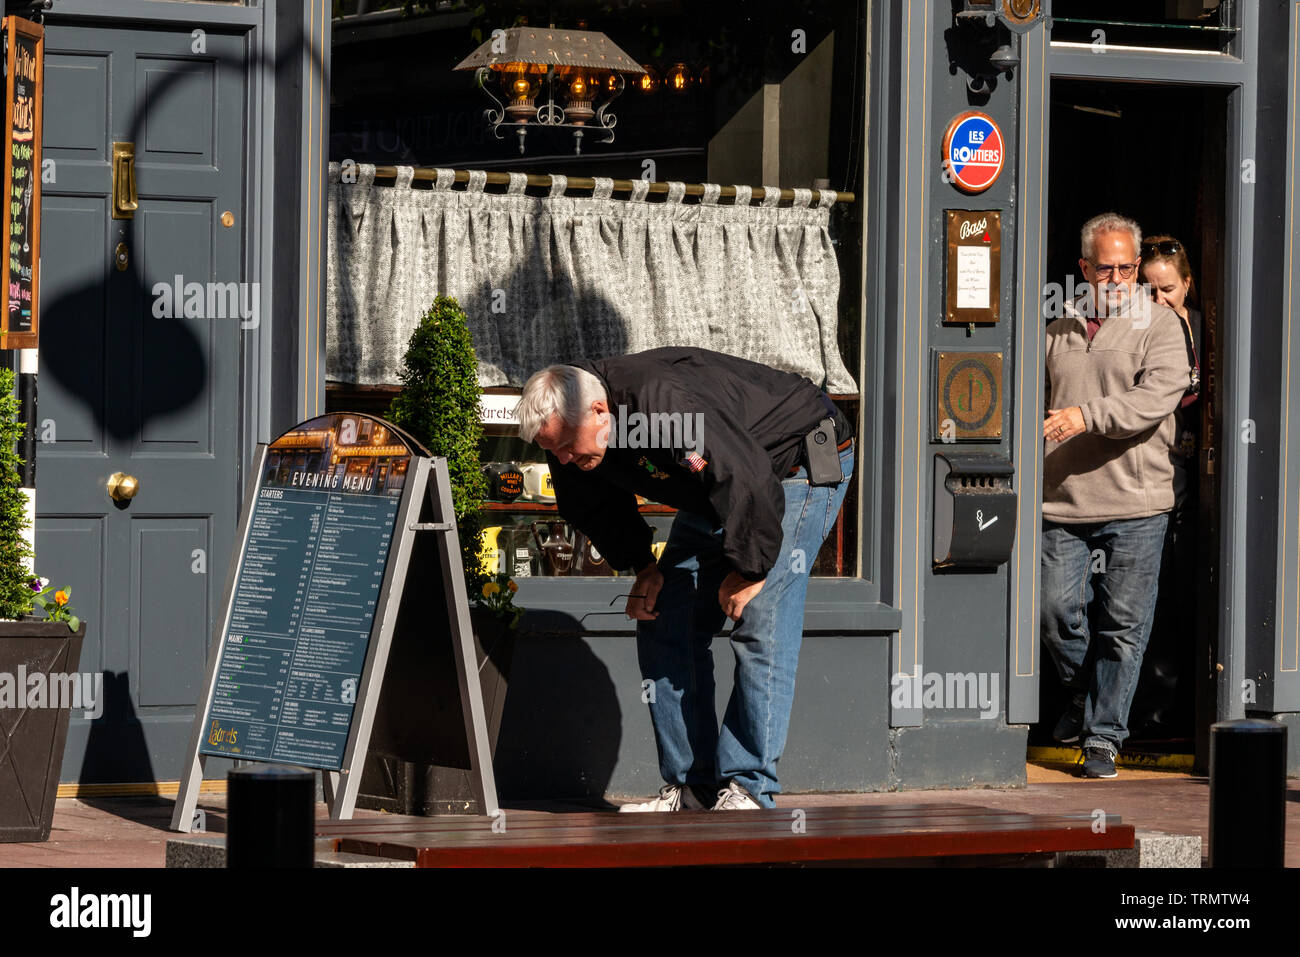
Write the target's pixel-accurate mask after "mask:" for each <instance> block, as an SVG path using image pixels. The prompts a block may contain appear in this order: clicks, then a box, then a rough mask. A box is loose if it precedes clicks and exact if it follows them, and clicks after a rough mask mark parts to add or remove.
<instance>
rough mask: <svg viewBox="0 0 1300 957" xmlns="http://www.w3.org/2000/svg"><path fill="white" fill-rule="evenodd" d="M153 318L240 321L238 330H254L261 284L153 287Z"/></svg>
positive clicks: (178, 281)
mask: <svg viewBox="0 0 1300 957" xmlns="http://www.w3.org/2000/svg"><path fill="white" fill-rule="evenodd" d="M152 292H153V315H154V318H155V319H239V320H240V323H239V328H241V329H256V328H257V326H258V323H260V322H261V319H260V318H259V317H258V304H259V302H260V301H261V284H260V283H256V282H186V281H185V277H184V276H181V275H179V274H178V275H176V276H175V277H173V279H172V281H171V282H156V283H154V284H153V289H152Z"/></svg>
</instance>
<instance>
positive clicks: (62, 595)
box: [54, 589, 68, 605]
mask: <svg viewBox="0 0 1300 957" xmlns="http://www.w3.org/2000/svg"><path fill="white" fill-rule="evenodd" d="M54 601H55V603H56V604H59V605H66V604H67V603H68V593H67V592H66V591H63V590H62V589H60V590H59V591H56V592H55V593H54Z"/></svg>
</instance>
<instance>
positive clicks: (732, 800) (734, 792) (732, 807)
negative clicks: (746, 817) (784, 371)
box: [713, 781, 763, 811]
mask: <svg viewBox="0 0 1300 957" xmlns="http://www.w3.org/2000/svg"><path fill="white" fill-rule="evenodd" d="M762 806H763V805H761V804H759V803H758V802H757V801H755V800H754V799H753V798H752V797H751V796H750V794H749V792H748V791H746V790H745V789H744V788H742V787H741V786H740V785H739V784H737V783H736V782H735V781H731V782H728V784H727V786H726V787H725V788H723V789H722V790H721V791H719V792H718V803H717V804H715V805H713V810H715V811H749V810H754V809H756V808H762Z"/></svg>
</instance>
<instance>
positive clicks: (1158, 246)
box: [1142, 239, 1183, 256]
mask: <svg viewBox="0 0 1300 957" xmlns="http://www.w3.org/2000/svg"><path fill="white" fill-rule="evenodd" d="M1182 248H1183V247H1182V245H1181V244H1180V243H1179V242H1178V241H1177V240H1174V239H1167V240H1165V241H1163V242H1159V243H1146V242H1144V243H1143V244H1142V255H1143V256H1150V255H1151V254H1152V253H1159V254H1160V255H1161V256H1173V255H1174V254H1176V253H1178V252H1179V251H1181V250H1182Z"/></svg>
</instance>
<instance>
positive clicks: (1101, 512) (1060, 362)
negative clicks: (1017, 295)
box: [1043, 289, 1191, 523]
mask: <svg viewBox="0 0 1300 957" xmlns="http://www.w3.org/2000/svg"><path fill="white" fill-rule="evenodd" d="M1090 295H1091V290H1090V289H1089V290H1086V291H1085V292H1084V294H1083V295H1082V296H1080V297H1079V298H1078V299H1076V300H1075V301H1074V302H1073V303H1066V304H1065V310H1064V311H1065V315H1064V316H1062V317H1061V318H1059V319H1057V320H1055V321H1054V322H1052V323H1051V324H1050V325H1048V327H1047V406H1046V408H1049V409H1066V408H1069V407H1070V406H1078V407H1079V409H1080V410H1081V411H1082V412H1083V424H1084V429H1085V430H1086V431H1084V432H1083V433H1082V434H1081V435H1076V436H1074V437H1073V438H1070V439H1066V440H1065V441H1064V442H1051V441H1048V442H1045V449H1044V462H1043V517H1044V518H1046V519H1048V520H1050V521H1053V522H1061V523H1079V522H1108V521H1113V520H1115V519H1124V518H1144V517H1147V516H1150V515H1157V514H1159V513H1160V512H1167V511H1169V510H1170V509H1171V508H1173V507H1174V464H1173V460H1172V458H1171V455H1170V453H1171V451H1172V449H1173V447H1174V441H1175V431H1176V430H1175V426H1174V409H1175V408H1176V407H1177V406H1178V400H1179V399H1180V398H1181V397H1182V395H1183V393H1184V392H1185V391H1186V389H1187V387H1188V385H1189V384H1190V382H1191V369H1190V367H1189V366H1188V364H1187V347H1186V344H1185V343H1184V341H1183V331H1182V328H1181V327H1180V325H1179V322H1180V320H1179V318H1178V316H1177V314H1176V313H1174V311H1173V310H1171V309H1168V308H1166V307H1164V306H1161V305H1159V304H1158V303H1155V302H1153V301H1151V300H1150V299H1149V298H1148V297H1145V296H1142V295H1139V294H1136V293H1135V295H1134V296H1133V297H1132V298H1131V299H1130V302H1131V305H1130V307H1129V309H1128V310H1126V311H1124V312H1121V313H1119V314H1117V315H1114V316H1111V317H1109V318H1106V319H1104V320H1103V321H1102V323H1101V328H1100V329H1098V330H1097V333H1096V335H1095V336H1094V337H1093V340H1092V342H1091V343H1090V342H1089V341H1088V329H1087V320H1086V319H1085V318H1084V316H1085V315H1086V312H1085V310H1086V308H1087V306H1088V298H1087V297H1089V296H1090Z"/></svg>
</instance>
